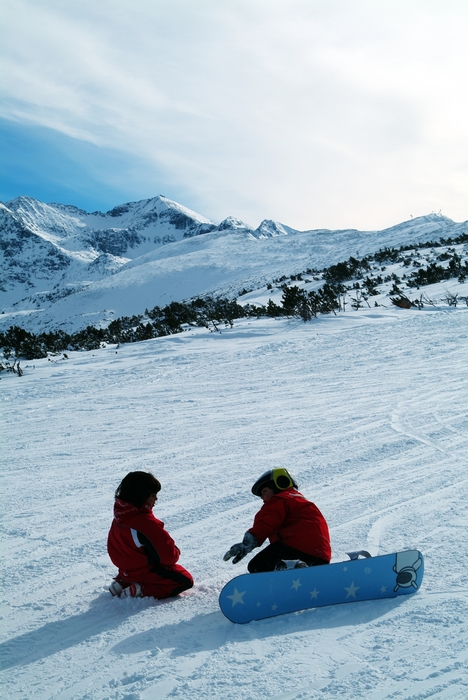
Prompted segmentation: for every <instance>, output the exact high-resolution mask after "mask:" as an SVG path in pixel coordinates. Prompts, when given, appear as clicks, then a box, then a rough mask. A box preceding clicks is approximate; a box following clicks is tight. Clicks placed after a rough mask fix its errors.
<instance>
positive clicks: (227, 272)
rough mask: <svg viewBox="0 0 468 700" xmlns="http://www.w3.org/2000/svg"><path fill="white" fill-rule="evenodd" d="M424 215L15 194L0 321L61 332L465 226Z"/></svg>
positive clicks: (450, 234)
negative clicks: (232, 208)
mask: <svg viewBox="0 0 468 700" xmlns="http://www.w3.org/2000/svg"><path fill="white" fill-rule="evenodd" d="M466 230H467V224H466V222H465V223H460V224H457V223H454V222H453V221H451V220H450V219H447V218H446V217H442V216H439V215H436V214H431V215H428V216H425V217H420V218H418V219H413V220H411V221H408V222H404V223H402V224H399V225H397V226H394V227H392V228H389V229H386V230H384V231H369V232H363V231H356V230H343V231H327V230H318V231H305V232H300V231H295V230H294V229H292V228H290V227H288V226H286V225H283V224H279V223H278V222H274V221H269V220H265V221H263V222H262V223H261V224H260V226H259V227H258V228H257V229H255V230H254V229H252V228H250V227H249V226H248V225H246V224H244V223H243V222H241V221H239V220H238V219H235V218H233V217H228V218H227V219H225V221H223V222H221V223H220V224H219V225H217V226H216V225H215V224H214V223H212V222H210V221H209V220H208V219H206V218H205V217H202V216H200V215H198V214H196V213H195V212H192V211H190V210H188V209H186V208H185V207H183V206H181V205H179V204H177V203H175V202H171V201H170V200H167V199H166V198H164V197H162V196H160V197H155V198H153V199H150V200H143V201H142V202H134V203H130V204H124V205H122V206H119V207H116V208H115V209H113V210H111V211H110V212H107V214H101V213H99V212H95V213H94V214H87V213H86V212H83V211H81V210H79V209H76V208H75V207H70V206H64V205H58V204H53V205H48V204H42V203H41V202H38V201H37V200H32V199H29V198H25V197H20V198H19V199H17V200H14V201H12V202H8V203H7V205H6V206H3V205H2V206H1V209H0V234H1V248H2V254H3V260H2V267H3V269H4V271H5V272H4V278H3V282H2V285H3V286H2V295H1V300H2V311H3V313H2V314H1V315H0V324H1V327H2V328H5V327H8V326H10V325H19V326H21V327H23V328H26V329H28V330H31V331H34V332H38V331H44V330H54V329H56V328H60V329H63V330H65V331H67V332H71V331H74V330H78V329H81V328H84V327H86V326H88V325H94V326H99V325H108V324H109V322H110V321H112V320H113V319H115V318H118V317H120V316H129V315H133V314H141V313H143V312H144V310H145V309H146V308H148V309H150V308H153V307H154V306H156V305H159V306H164V305H166V304H169V303H170V302H172V301H182V300H184V299H188V298H191V297H194V296H198V295H206V294H214V295H226V296H228V297H229V298H235V297H237V296H238V295H239V294H240V292H241V291H243V290H245V289H247V290H252V289H260V288H262V287H265V286H266V285H267V284H269V283H271V281H272V280H273V279H276V278H280V277H282V276H284V275H291V274H296V273H300V272H302V271H304V270H306V269H308V268H311V269H322V268H323V267H326V266H329V265H332V264H336V263H338V262H340V261H342V260H345V259H347V258H348V257H349V256H358V257H359V256H364V255H367V254H370V253H373V252H375V251H376V250H378V249H379V248H383V247H386V246H390V247H392V246H400V245H407V244H412V245H417V244H418V243H420V242H424V241H430V240H437V239H439V238H441V237H444V238H454V237H455V238H456V237H457V236H459V235H460V234H462V233H466Z"/></svg>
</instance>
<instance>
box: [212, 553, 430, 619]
mask: <svg viewBox="0 0 468 700" xmlns="http://www.w3.org/2000/svg"><path fill="white" fill-rule="evenodd" d="M352 554H360V552H357V553H356V552H353V553H352ZM362 554H364V553H362ZM365 554H366V555H367V552H366V553H365ZM350 556H351V554H350ZM423 574H424V558H423V555H422V554H421V552H419V551H418V550H415V549H412V550H407V551H404V552H396V553H394V554H385V555H383V556H378V557H370V558H366V559H359V558H352V559H351V560H350V561H346V562H339V563H336V564H328V565H324V566H312V567H308V568H303V569H290V570H286V571H268V572H264V573H259V574H242V575H241V576H236V578H234V579H232V580H231V581H229V582H228V583H227V584H226V585H225V586H224V588H223V589H222V591H221V593H220V595H219V605H220V608H221V610H222V612H223V613H224V615H225V616H226V617H227V618H228V620H231V621H232V622H238V623H246V622H251V621H252V620H263V619H264V618H267V617H274V616H276V615H283V614H285V613H290V612H296V611H298V610H306V609H308V608H316V607H322V606H325V605H337V604H339V603H352V602H356V601H359V600H378V599H381V598H395V597H396V596H400V595H409V594H411V593H415V592H416V591H417V590H418V589H419V587H420V585H421V581H422V578H423Z"/></svg>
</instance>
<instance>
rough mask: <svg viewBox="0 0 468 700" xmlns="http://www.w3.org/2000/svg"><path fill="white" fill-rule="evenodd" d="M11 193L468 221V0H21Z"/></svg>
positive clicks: (265, 212) (0, 186) (304, 221)
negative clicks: (158, 197)
mask: <svg viewBox="0 0 468 700" xmlns="http://www.w3.org/2000/svg"><path fill="white" fill-rule="evenodd" d="M2 9H3V12H2V22H1V29H0V31H1V35H0V39H1V45H2V47H3V48H2V54H3V56H2V64H3V74H2V79H1V80H2V83H1V91H2V99H1V103H0V138H1V141H2V146H1V148H0V165H1V176H0V200H1V201H4V202H5V201H8V200H10V199H13V198H14V197H17V196H19V195H27V196H32V197H36V198H38V199H40V200H42V201H47V202H61V203H67V204H75V205H76V206H79V207H82V208H84V209H86V210H88V211H94V210H101V211H107V210H108V209H111V208H112V207H114V206H116V205H117V204H121V203H123V202H128V201H136V200H140V199H144V198H147V197H153V196H156V195H158V194H164V195H165V196H166V197H168V198H170V199H173V200H175V201H177V202H180V203H182V204H184V205H185V206H188V207H190V208H191V209H194V210H195V211H197V212H199V213H200V214H202V215H204V216H206V217H208V218H210V219H212V220H213V221H215V222H216V223H218V222H219V221H221V220H222V219H224V218H225V217H227V216H236V217H238V218H240V219H242V220H244V221H245V222H246V223H248V224H249V225H251V226H254V227H256V226H258V224H259V223H260V222H261V221H262V220H263V219H274V220H277V221H280V222H282V223H285V224H287V225H289V226H292V227H294V228H297V229H300V230H306V229H311V228H348V227H354V228H360V229H367V230H369V229H370V230H372V229H381V228H384V227H386V226H391V225H393V224H396V223H398V222H400V221H404V220H407V219H410V218H411V217H413V216H419V215H424V214H428V213H430V212H441V213H442V214H444V215H445V216H448V217H450V218H452V219H454V220H455V221H464V220H466V219H467V218H468V119H467V118H466V115H467V111H468V91H467V90H466V75H467V70H468V44H467V42H466V35H467V31H468V4H467V3H466V2H465V0H412V1H411V2H408V1H407V0H391V1H390V0H379V2H375V1H374V0H327V1H326V2H325V1H324V0H226V1H223V2H219V1H218V0H198V1H197V2H196V3H194V2H191V0H170V1H168V0H167V1H162V0H133V1H132V2H131V3H130V2H129V1H128V0H100V2H99V3H96V2H95V1H94V0H79V1H78V0H66V1H65V0H3V3H2Z"/></svg>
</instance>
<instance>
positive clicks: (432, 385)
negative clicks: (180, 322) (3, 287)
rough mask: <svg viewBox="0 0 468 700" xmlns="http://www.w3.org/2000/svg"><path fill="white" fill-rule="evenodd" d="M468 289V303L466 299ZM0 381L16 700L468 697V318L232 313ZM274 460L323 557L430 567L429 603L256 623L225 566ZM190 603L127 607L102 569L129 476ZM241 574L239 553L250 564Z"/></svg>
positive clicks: (417, 313)
mask: <svg viewBox="0 0 468 700" xmlns="http://www.w3.org/2000/svg"><path fill="white" fill-rule="evenodd" d="M464 286H465V285H464ZM67 355H68V356H67V357H65V356H63V355H58V356H55V357H49V358H47V359H42V360H36V361H29V362H28V363H23V369H24V375H23V376H22V377H18V376H16V375H14V374H12V373H8V374H6V375H5V373H2V378H1V381H0V389H1V398H2V401H3V405H4V408H3V411H2V433H3V436H4V441H3V442H4V446H3V450H2V460H3V474H4V476H3V484H2V512H3V521H2V523H3V524H2V541H3V543H4V545H3V546H4V549H3V552H4V556H3V570H4V571H3V581H4V588H3V602H2V618H3V619H2V622H3V624H2V633H1V634H2V643H1V644H0V649H1V668H2V673H1V681H2V687H3V693H4V696H5V697H8V698H9V699H10V700H19V699H24V700H26V699H27V700H29V699H30V698H35V699H37V700H52V699H55V698H57V699H60V700H65V699H66V700H84V699H89V700H155V699H156V700H160V699H161V700H162V699H165V698H168V699H169V698H184V699H185V698H193V699H195V700H198V699H200V700H201V699H202V698H203V699H205V698H206V699H207V700H208V699H209V700H213V699H215V700H233V699H234V700H237V699H239V700H257V699H262V700H263V699H267V698H268V699H275V700H305V699H307V700H309V699H311V700H312V699H313V700H315V699H319V698H320V699H322V698H335V697H336V698H351V699H362V700H396V699H398V700H414V699H416V698H418V699H423V698H431V700H433V699H434V700H435V699H437V700H465V698H466V697H468V668H467V656H468V639H467V636H468V635H467V627H468V622H467V621H468V610H467V608H468V587H467V575H466V540H467V525H468V476H467V468H466V466H467V454H468V372H467V357H468V308H467V307H466V306H462V305H460V306H458V307H456V308H448V307H445V308H441V307H425V308H424V309H422V310H416V309H412V310H405V309H398V308H392V307H391V306H390V308H373V309H369V308H367V309H364V308H361V309H359V310H357V311H351V310H349V311H348V312H346V313H341V314H338V315H337V316H336V317H335V316H326V317H320V318H319V319H315V320H313V321H311V322H308V323H303V322H302V321H300V320H297V319H289V320H288V319H282V320H275V319H263V320H261V319H260V320H259V319H242V320H240V321H236V322H235V325H234V327H233V328H226V329H222V332H220V333H214V332H213V333H210V332H209V331H208V330H206V329H192V330H188V331H186V332H185V333H182V334H179V335H176V336H169V337H165V338H159V339H154V340H149V341H146V342H142V343H136V344H133V345H125V346H121V347H115V346H108V347H105V348H102V349H100V350H96V351H91V352H88V353H73V352H71V353H67ZM275 466H284V467H286V468H288V469H289V470H290V471H291V472H292V473H293V474H294V475H295V476H296V478H297V479H298V481H299V485H300V489H301V491H302V492H303V493H304V494H305V495H306V496H307V497H308V498H310V499H311V500H313V501H314V502H315V503H316V504H317V505H318V506H319V508H320V509H321V511H322V512H323V513H324V515H325V517H326V518H327V520H328V523H329V526H330V531H331V538H332V546H333V561H341V560H344V559H346V552H347V551H351V550H356V549H361V548H364V549H368V550H369V551H370V552H371V554H372V555H374V556H375V555H378V554H385V553H390V552H395V551H398V550H402V549H419V550H420V551H421V552H422V553H423V555H424V557H425V577H424V580H423V584H422V586H421V589H420V591H418V592H417V593H415V594H414V595H412V596H402V597H400V598H396V599H387V600H379V601H371V602H356V603H354V602H353V603H349V604H345V605H339V606H332V607H327V608H317V609H310V610H307V611H302V612H298V613H293V614H288V615H284V616H281V617H277V618H271V619H267V620H263V621H259V622H252V623H250V624H247V625H235V624H233V623H231V622H229V621H228V620H227V619H226V618H225V617H224V616H223V614H222V613H221V611H220V609H219V607H218V595H219V592H220V590H221V588H222V587H223V585H224V584H225V583H226V582H227V581H228V580H229V579H230V578H232V577H233V576H234V575H238V574H240V573H243V572H245V571H246V565H245V563H246V560H243V561H242V562H240V563H239V564H238V565H236V566H233V565H232V564H231V563H230V562H223V560H222V557H223V554H224V553H225V552H226V550H227V549H228V548H229V547H230V545H231V544H233V543H234V542H238V541H240V540H241V539H242V536H243V534H244V532H245V530H246V529H247V528H248V527H250V526H251V524H252V520H253V517H254V515H255V513H256V511H257V510H258V508H259V507H260V505H261V503H260V501H259V499H257V498H255V497H254V496H253V495H252V494H251V492H250V488H251V486H252V484H253V482H254V481H255V480H256V479H257V478H258V476H259V475H260V474H261V473H262V472H264V471H265V470H266V469H269V468H272V467H275ZM137 469H145V470H151V471H152V472H153V473H154V474H155V475H156V476H157V477H158V478H159V479H160V481H161V482H162V485H163V489H162V491H161V493H160V497H159V501H158V503H157V505H156V508H155V515H156V516H157V517H159V518H161V519H162V520H163V521H164V522H165V524H166V527H167V529H168V531H169V532H170V533H171V534H172V536H173V537H174V539H175V540H176V542H177V544H178V545H179V547H180V548H181V551H182V556H181V560H180V563H181V564H182V565H183V566H185V567H186V568H187V569H188V570H189V571H190V572H191V573H192V574H193V575H194V578H195V586H194V588H193V589H191V590H190V591H187V592H186V593H184V594H182V595H181V596H180V597H179V598H177V599H173V600H167V601H161V602H159V601H156V600H154V599H150V598H143V599H117V598H112V597H111V595H110V593H109V592H108V591H107V588H106V587H107V585H108V584H109V583H110V581H111V579H112V576H113V575H114V574H115V569H114V567H113V566H112V564H111V562H110V560H109V559H108V556H107V553H106V537H107V532H108V528H109V526H110V523H111V520H112V508H113V493H114V490H115V488H116V486H117V485H118V483H119V482H120V480H121V479H122V478H123V476H124V475H125V474H126V473H127V472H129V471H132V470H137ZM250 556H252V555H250Z"/></svg>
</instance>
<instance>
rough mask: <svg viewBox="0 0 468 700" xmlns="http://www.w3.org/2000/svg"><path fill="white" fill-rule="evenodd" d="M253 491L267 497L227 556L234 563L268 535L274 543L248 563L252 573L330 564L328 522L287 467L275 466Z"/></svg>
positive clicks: (253, 487) (263, 498) (264, 497)
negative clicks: (240, 540)
mask: <svg viewBox="0 0 468 700" xmlns="http://www.w3.org/2000/svg"><path fill="white" fill-rule="evenodd" d="M252 493H253V494H254V495H255V496H259V497H260V498H261V499H262V500H263V506H262V508H261V509H260V510H259V512H258V513H257V515H256V516H255V520H254V524H253V527H251V528H250V530H247V532H246V533H245V535H244V539H243V541H242V542H239V543H237V544H234V545H232V547H231V549H230V550H229V551H228V552H226V554H225V555H224V561H228V559H230V558H231V557H234V558H233V560H232V563H233V564H237V562H238V561H240V560H241V559H243V558H244V557H245V555H246V554H249V552H251V551H252V550H253V549H255V547H260V546H261V545H262V544H263V542H264V541H265V540H266V539H267V538H268V539H269V540H270V544H269V545H268V546H267V547H265V549H263V550H262V551H261V552H260V553H259V554H257V556H255V557H254V558H253V559H252V560H251V561H250V562H249V564H248V567H247V568H248V570H249V571H250V573H251V574H253V573H258V572H260V571H276V570H279V569H285V568H290V567H298V566H318V565H319V564H329V563H330V559H331V547H330V534H329V532H328V525H327V522H326V520H325V518H324V517H323V515H322V513H321V512H320V511H319V509H318V508H317V506H316V505H314V503H311V502H310V501H308V500H307V499H306V498H304V496H303V495H302V494H301V493H299V491H298V490H297V484H296V482H295V481H294V479H293V477H292V476H291V475H290V474H289V472H288V471H287V469H281V468H278V469H271V470H270V471H268V472H265V474H262V476H261V477H260V478H259V479H258V480H257V481H256V482H255V484H254V485H253V486H252Z"/></svg>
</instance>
